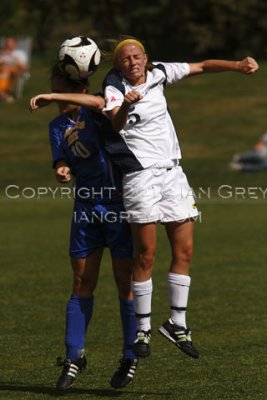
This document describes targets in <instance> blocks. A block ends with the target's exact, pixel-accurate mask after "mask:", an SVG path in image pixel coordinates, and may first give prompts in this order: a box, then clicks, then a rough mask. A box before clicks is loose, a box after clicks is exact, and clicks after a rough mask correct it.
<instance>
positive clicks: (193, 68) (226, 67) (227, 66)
mask: <svg viewBox="0 0 267 400" xmlns="http://www.w3.org/2000/svg"><path fill="white" fill-rule="evenodd" d="M189 67H190V73H189V75H196V74H203V73H208V72H227V71H233V72H241V73H243V74H247V75H249V74H253V73H255V72H257V71H258V69H259V65H258V63H257V61H256V60H254V58H252V57H245V58H244V59H243V60H241V61H228V60H205V61H201V62H196V63H189Z"/></svg>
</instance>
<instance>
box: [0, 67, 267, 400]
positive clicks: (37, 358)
mask: <svg viewBox="0 0 267 400" xmlns="http://www.w3.org/2000/svg"><path fill="white" fill-rule="evenodd" d="M266 67H267V64H266V63H262V65H261V70H260V72H259V73H258V74H257V75H255V76H250V77H245V76H243V75H239V74H234V73H227V74H220V75H218V74H213V75H209V76H201V77H194V78H191V79H188V80H185V81H183V82H181V83H180V84H179V85H176V86H173V87H171V88H168V91H167V96H168V99H169V105H170V108H171V112H172V115H173V119H174V120H175V123H176V126H177V128H178V130H179V133H180V140H181V144H182V150H183V157H184V159H183V163H182V164H183V167H184V169H185V171H186V173H187V176H188V178H189V181H190V184H191V186H192V188H193V189H194V191H195V193H196V196H197V200H198V204H199V209H200V210H201V221H197V222H196V234H195V252H194V258H193V263H192V270H191V276H192V287H191V294H190V302H189V310H188V323H189V326H191V328H192V330H193V339H194V341H195V344H196V346H197V348H199V350H200V352H201V357H200V359H199V360H193V359H189V358H187V357H186V356H185V355H184V354H182V353H181V352H180V351H179V350H178V349H176V348H175V347H174V346H173V345H172V344H171V343H169V342H167V341H166V339H164V338H163V337H162V336H160V335H159V334H158V333H157V328H158V327H159V326H160V325H161V323H162V322H163V321H164V320H165V319H166V318H167V316H168V313H169V311H168V302H167V290H166V274H167V269H168V263H169V258H170V256H169V249H168V244H167V241H166V238H165V234H164V229H163V227H161V226H159V240H158V249H157V260H156V265H155V270H154V296H153V321H152V323H153V338H152V343H151V346H152V354H151V357H150V358H148V359H145V360H141V361H140V363H139V367H138V370H137V373H136V376H135V379H134V381H133V383H132V384H131V385H130V386H129V387H128V388H126V389H125V390H121V391H116V390H113V389H112V388H111V387H110V385H109V380H110V377H111V375H112V374H113V372H114V371H115V369H116V368H117V363H118V360H119V358H120V356H121V354H120V352H121V329H120V325H119V324H120V320H119V309H118V301H117V294H116V290H115V286H114V283H113V280H112V274H111V268H110V261H109V255H108V253H106V254H105V257H104V260H103V266H102V271H101V276H100V282H99V286H98V288H97V290H96V294H95V300H96V301H95V310H94V315H93V320H92V323H91V325H90V326H89V331H88V337H87V346H86V351H87V356H88V361H89V363H88V368H87V370H86V372H85V373H83V374H81V375H80V376H79V377H78V379H77V383H76V385H75V387H74V388H73V389H71V390H70V392H68V393H66V394H64V396H63V397H64V399H66V400H67V399H74V398H75V399H81V400H82V399H92V400H93V399H107V398H120V399H127V400H128V399H132V400H137V399H145V400H157V399H160V400H165V399H166V400H174V399H175V400H176V399H177V400H178V399H179V400H193V399H194V400H200V399H201V400H202V399H205V400H221V399H229V400H236V399H238V400H261V399H262V400H263V399H266V396H267V384H266V375H267V351H266V348H267V340H266V331H267V319H266V303H267V302H266V288H267V278H266V224H267V213H266V196H267V191H266V188H267V185H266V176H267V175H266V172H261V173H253V174H242V173H236V172H233V171H230V170H229V169H228V163H229V161H230V160H231V157H232V155H233V154H234V153H235V152H242V151H245V150H247V149H248V148H250V147H251V146H252V145H253V144H254V143H255V141H256V140H257V139H258V137H259V136H260V135H261V134H262V133H263V132H264V131H265V130H267V122H266V105H267V100H266V95H265V93H264V90H263V89H262V88H263V87H264V85H265V81H266ZM48 74H49V68H48V67H47V64H45V65H43V64H42V63H41V62H40V61H38V60H34V61H33V68H32V77H31V80H30V81H29V83H28V85H27V86H26V90H25V96H24V98H23V99H21V100H19V101H18V102H17V103H15V104H8V105H5V104H0V116H1V127H0V138H1V147H0V158H1V169H0V206H1V234H0V235H1V237H0V249H1V265H2V266H1V275H0V282H1V297H0V302H1V308H0V312H1V315H0V325H1V329H0V349H1V353H0V354H1V357H0V370H1V374H0V398H3V399H5V400H8V399H12V400H13V399H19V400H24V399H30V400H35V399H40V400H43V399H51V398H57V397H58V395H57V393H56V392H55V390H54V385H55V381H56V379H57V377H58V375H59V373H60V369H58V368H57V367H56V366H55V360H56V357H57V356H59V355H64V323H65V321H64V320H65V315H64V314H65V304H66V300H67V298H68V296H69V294H70V290H71V276H72V274H71V270H70V266H69V259H68V235H69V222H70V218H71V207H72V202H71V200H68V199H66V198H63V199H61V198H60V196H59V195H57V196H56V197H55V198H53V196H52V194H51V193H50V195H46V196H40V198H38V196H37V195H36V193H37V191H38V188H43V187H51V188H53V190H55V189H56V188H57V185H56V183H55V182H54V177H53V172H52V170H51V165H50V150H49V145H48V137H47V122H48V120H49V119H50V118H52V117H53V116H54V115H55V114H56V108H55V106H54V105H53V106H50V107H49V108H46V109H43V110H40V111H38V112H36V113H33V114H30V113H29V112H28V110H27V102H28V99H29V98H30V97H31V96H32V95H33V94H36V93H39V92H47V91H48V90H49V79H48ZM103 74H104V71H103V70H101V71H99V72H98V73H97V74H96V76H95V78H96V79H95V83H94V85H93V84H92V91H94V90H97V89H99V88H100V82H101V79H102V77H103ZM11 185H13V186H11ZM27 188H34V190H35V195H34V196H33V195H32V194H33V192H31V191H30V189H27ZM16 196H18V197H17V198H15V197H16ZM60 397H61V396H60Z"/></svg>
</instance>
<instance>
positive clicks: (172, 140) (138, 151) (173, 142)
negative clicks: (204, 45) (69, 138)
mask: <svg viewBox="0 0 267 400" xmlns="http://www.w3.org/2000/svg"><path fill="white" fill-rule="evenodd" d="M153 65H154V68H153V69H152V71H148V72H147V79H146V82H145V83H144V84H142V85H139V86H131V85H130V84H129V82H128V81H127V80H126V79H124V78H123V77H122V76H121V75H119V74H118V73H115V72H114V73H113V75H112V72H111V73H110V75H108V76H107V78H106V80H105V82H104V93H105V100H106V107H105V108H104V110H103V111H104V112H105V111H109V110H112V109H113V108H114V107H117V106H121V104H122V103H123V101H124V96H125V95H126V94H127V93H128V92H130V91H132V90H136V91H138V92H139V93H140V94H141V95H142V96H143V98H142V99H141V100H139V101H138V102H137V103H135V104H133V105H132V106H131V107H130V109H129V117H128V121H127V124H126V125H125V126H124V128H123V129H122V130H121V131H120V132H119V135H120V137H121V138H122V139H123V141H124V143H125V145H126V147H127V149H128V150H129V152H130V153H131V154H132V156H133V157H134V158H135V159H136V163H134V162H132V163H131V166H130V168H129V169H128V170H131V171H133V170H134V169H136V170H138V169H139V170H140V169H144V168H148V167H150V166H152V165H155V164H157V163H164V162H169V161H171V160H177V159H180V158H181V151H180V146H179V142H178V139H177V135H176V132H175V128H174V126H173V123H172V120H171V117H170V115H169V112H168V108H167V102H166V99H165V96H164V93H163V92H164V86H165V84H166V83H167V84H172V83H175V82H177V81H178V80H180V79H182V78H184V77H185V76H187V75H188V74H189V72H190V68H189V65H188V64H187V63H153ZM126 153H127V151H125V149H124V151H123V152H122V154H124V156H125V155H126ZM127 156H128V155H126V158H127ZM122 157H123V155H122ZM134 164H135V165H134ZM126 170H127V166H126Z"/></svg>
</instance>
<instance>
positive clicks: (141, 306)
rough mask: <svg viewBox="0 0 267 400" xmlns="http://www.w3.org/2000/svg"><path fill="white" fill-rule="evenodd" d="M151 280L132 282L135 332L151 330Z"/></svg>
mask: <svg viewBox="0 0 267 400" xmlns="http://www.w3.org/2000/svg"><path fill="white" fill-rule="evenodd" d="M152 291H153V285H152V279H151V278H150V279H149V280H148V281H145V282H136V281H132V293H133V302H134V309H135V313H136V317H137V330H139V331H148V330H150V329H151V321H150V320H151V318H150V316H151V299H152Z"/></svg>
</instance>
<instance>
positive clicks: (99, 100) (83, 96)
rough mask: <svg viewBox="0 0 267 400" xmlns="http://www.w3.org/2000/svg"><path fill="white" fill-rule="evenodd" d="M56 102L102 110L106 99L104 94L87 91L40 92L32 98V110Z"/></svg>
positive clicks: (30, 107)
mask: <svg viewBox="0 0 267 400" xmlns="http://www.w3.org/2000/svg"><path fill="white" fill-rule="evenodd" d="M53 101H55V102H65V103H71V104H75V105H78V106H82V107H87V108H92V109H94V110H96V111H100V110H102V108H103V107H104V106H105V100H104V98H103V97H102V96H94V95H90V94H87V93H44V94H38V95H37V96H34V97H32V98H31V99H30V102H29V109H30V111H34V110H37V109H38V108H40V107H44V106H47V105H49V104H50V103H52V102H53Z"/></svg>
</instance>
